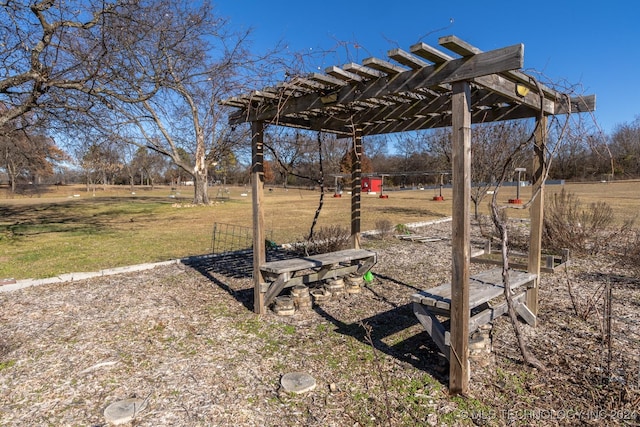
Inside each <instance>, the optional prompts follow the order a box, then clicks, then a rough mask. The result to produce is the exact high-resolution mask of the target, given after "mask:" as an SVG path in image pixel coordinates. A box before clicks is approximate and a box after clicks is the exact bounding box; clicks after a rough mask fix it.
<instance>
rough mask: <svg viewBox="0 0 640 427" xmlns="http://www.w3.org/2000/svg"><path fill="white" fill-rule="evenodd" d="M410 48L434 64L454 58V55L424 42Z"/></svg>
mask: <svg viewBox="0 0 640 427" xmlns="http://www.w3.org/2000/svg"><path fill="white" fill-rule="evenodd" d="M409 50H410V51H411V53H413V54H416V55H418V56H421V57H422V58H424V59H426V60H427V61H431V62H433V63H434V64H443V63H445V62H447V61H451V60H453V59H454V58H453V57H452V56H449V55H447V54H446V53H444V52H441V51H439V50H438V49H436V48H434V47H431V46H429V45H428V44H425V43H422V42H420V43H416V44H414V45H413V46H411V47H410V48H409Z"/></svg>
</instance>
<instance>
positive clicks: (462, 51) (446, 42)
mask: <svg viewBox="0 0 640 427" xmlns="http://www.w3.org/2000/svg"><path fill="white" fill-rule="evenodd" d="M438 44H439V45H440V46H442V47H446V48H447V49H449V50H450V51H451V52H455V53H457V54H458V55H460V56H462V57H469V56H473V55H477V54H478V53H482V51H481V50H480V49H478V48H477V47H475V46H472V45H471V44H469V43H467V42H465V41H464V40H462V39H460V38H459V37H457V36H444V37H440V38H439V39H438Z"/></svg>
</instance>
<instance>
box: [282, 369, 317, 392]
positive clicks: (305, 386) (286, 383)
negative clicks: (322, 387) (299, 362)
mask: <svg viewBox="0 0 640 427" xmlns="http://www.w3.org/2000/svg"><path fill="white" fill-rule="evenodd" d="M280 385H281V386H282V388H283V389H284V390H285V391H287V392H289V393H296V394H301V393H306V392H308V391H311V390H313V389H315V388H316V379H315V378H313V377H312V376H311V375H309V374H305V373H304V372H290V373H288V374H284V375H283V376H282V378H281V379H280Z"/></svg>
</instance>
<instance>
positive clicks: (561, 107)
mask: <svg viewBox="0 0 640 427" xmlns="http://www.w3.org/2000/svg"><path fill="white" fill-rule="evenodd" d="M592 111H596V96H595V95H585V96H576V97H572V98H570V99H569V103H568V104H567V99H566V98H565V97H563V96H561V97H560V99H559V101H558V102H556V111H555V114H569V112H571V113H588V112H592Z"/></svg>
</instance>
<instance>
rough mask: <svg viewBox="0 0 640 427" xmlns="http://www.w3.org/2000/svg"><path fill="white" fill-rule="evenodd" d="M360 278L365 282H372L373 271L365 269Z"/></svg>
mask: <svg viewBox="0 0 640 427" xmlns="http://www.w3.org/2000/svg"><path fill="white" fill-rule="evenodd" d="M362 278H363V279H364V281H365V282H367V283H371V282H373V273H372V272H371V271H367V272H366V273H364V276H363V277H362Z"/></svg>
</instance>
